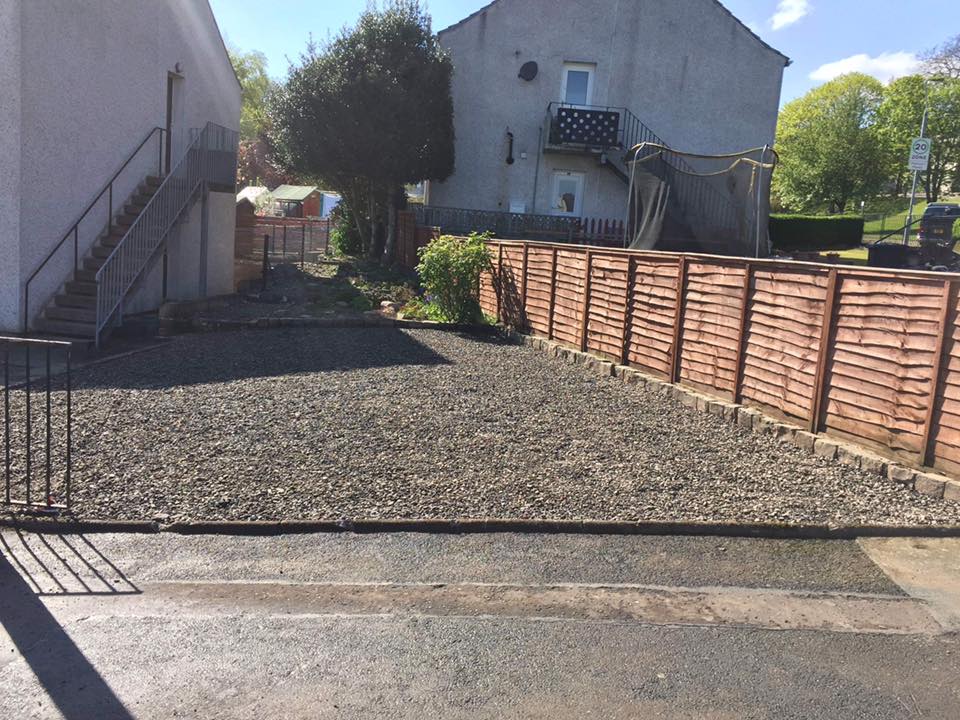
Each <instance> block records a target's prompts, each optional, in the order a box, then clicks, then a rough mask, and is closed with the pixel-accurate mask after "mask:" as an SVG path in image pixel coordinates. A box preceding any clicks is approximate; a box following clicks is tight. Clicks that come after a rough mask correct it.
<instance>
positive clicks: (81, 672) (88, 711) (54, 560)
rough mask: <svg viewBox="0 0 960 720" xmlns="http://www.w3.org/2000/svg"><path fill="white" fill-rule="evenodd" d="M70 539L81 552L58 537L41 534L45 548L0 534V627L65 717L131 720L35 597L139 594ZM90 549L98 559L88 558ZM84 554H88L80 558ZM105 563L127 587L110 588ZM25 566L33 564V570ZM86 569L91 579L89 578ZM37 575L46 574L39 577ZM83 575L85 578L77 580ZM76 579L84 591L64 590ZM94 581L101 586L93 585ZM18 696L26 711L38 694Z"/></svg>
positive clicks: (101, 558) (89, 547) (88, 547)
mask: <svg viewBox="0 0 960 720" xmlns="http://www.w3.org/2000/svg"><path fill="white" fill-rule="evenodd" d="M31 537H42V536H31ZM71 539H72V541H73V542H75V543H77V544H81V543H84V544H85V545H84V546H83V547H85V548H86V552H85V551H82V550H80V549H79V548H78V547H75V546H73V545H70V543H69V542H68V541H66V540H62V539H57V538H54V539H52V540H47V539H46V538H44V539H43V541H42V542H43V543H44V545H45V547H44V549H43V550H40V549H38V548H33V547H31V546H30V545H29V544H28V542H27V540H26V539H25V538H24V536H23V535H20V537H19V543H16V542H14V543H13V544H12V545H11V543H8V542H7V541H6V539H5V538H3V536H0V542H2V545H3V553H2V554H0V625H2V626H3V628H4V629H5V630H6V632H7V634H8V635H9V636H10V639H11V640H12V641H13V644H14V645H15V646H16V649H17V650H18V651H19V652H20V654H21V655H22V656H23V659H24V661H25V662H26V663H27V664H28V665H29V666H30V670H31V671H32V672H33V674H34V675H35V676H36V678H37V681H38V682H39V683H40V685H41V686H42V687H43V689H44V691H46V693H47V695H49V697H50V700H51V701H53V703H54V704H55V705H56V706H57V709H58V710H59V711H60V713H61V714H62V716H63V717H64V718H66V720H86V719H87V718H94V717H96V718H116V720H125V719H126V718H130V720H132V718H133V715H131V714H130V712H129V711H128V710H127V709H126V708H125V707H124V705H123V703H122V702H121V701H120V699H119V698H118V697H117V696H116V694H115V693H114V692H113V690H112V689H111V687H110V686H109V685H108V684H107V682H106V681H105V680H104V679H103V677H102V676H101V675H100V673H99V672H97V669H96V667H95V666H94V665H93V663H92V662H91V661H90V660H88V659H87V657H86V656H85V655H84V654H83V651H81V650H80V648H79V647H77V645H76V644H75V643H74V641H73V640H72V639H71V637H70V635H69V634H67V632H66V631H65V630H64V629H63V627H61V625H60V623H59V621H58V620H57V618H56V617H54V616H53V614H52V613H51V612H50V611H49V610H48V609H47V607H46V605H44V604H43V602H42V601H41V600H40V597H39V596H40V595H46V594H54V595H63V594H83V595H86V594H95V595H101V594H103V595H115V594H125V593H130V592H139V591H138V590H137V589H136V588H135V587H134V586H133V584H132V583H130V581H129V580H127V579H126V578H125V577H124V576H123V575H122V573H120V572H119V570H117V569H116V568H115V567H114V566H113V565H112V564H111V563H110V562H109V561H108V560H107V559H106V558H105V557H104V556H103V555H102V554H101V553H100V551H99V550H97V549H96V548H95V547H94V546H93V545H92V543H90V542H89V541H88V540H87V539H86V538H85V537H83V536H73V537H72V538H71ZM58 542H62V543H63V547H58V546H56V545H55V543H58ZM66 548H69V550H66ZM90 553H92V554H93V555H94V556H95V557H97V558H98V560H91V559H90ZM85 554H86V555H87V557H84V555H85ZM18 555H23V556H24V557H22V558H21V557H18ZM45 556H46V557H45ZM77 558H79V560H77ZM45 560H46V562H45ZM71 561H72V562H73V565H71ZM14 564H16V567H14ZM104 564H105V565H106V566H108V567H110V568H112V571H115V572H116V573H118V574H119V575H120V577H122V578H123V580H124V581H125V582H126V583H127V585H124V586H123V587H122V588H121V589H119V590H117V591H111V587H110V585H111V583H108V582H107V579H106V576H104V575H103V574H102V573H103V566H104ZM38 565H39V567H37V566H38ZM98 566H99V567H98ZM18 568H19V571H18ZM30 568H33V570H32V572H31V569H30ZM40 568H42V570H41V569H40ZM112 571H111V572H112ZM91 573H92V574H93V579H90V577H89V575H90V574H91ZM41 574H42V575H46V576H48V578H46V579H42V578H40V577H38V575H41ZM85 576H86V577H87V580H83V579H82V578H84V577H85ZM49 579H52V580H53V587H52V588H51V589H52V590H53V592H51V593H47V592H44V588H45V587H48V586H49ZM28 580H29V582H28ZM78 582H79V583H80V587H81V588H83V587H86V588H87V590H86V591H85V590H83V589H80V590H78V591H77V592H71V591H69V590H67V588H69V587H71V586H74V585H75V584H76V583H78ZM31 584H32V585H33V586H34V587H31ZM98 584H102V585H103V586H104V588H105V589H99V588H98V589H94V586H96V585H98ZM131 588H132V589H131ZM22 700H23V707H24V710H25V711H26V708H27V706H28V705H29V706H31V707H34V708H35V706H36V704H37V702H38V700H39V698H37V697H35V696H30V697H24V698H23V699H22Z"/></svg>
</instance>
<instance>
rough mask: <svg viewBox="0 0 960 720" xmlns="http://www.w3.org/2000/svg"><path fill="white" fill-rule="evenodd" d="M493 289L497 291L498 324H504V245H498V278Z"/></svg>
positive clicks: (500, 243)
mask: <svg viewBox="0 0 960 720" xmlns="http://www.w3.org/2000/svg"><path fill="white" fill-rule="evenodd" d="M493 288H494V290H496V291H497V322H498V323H499V322H503V243H502V242H499V243H497V276H496V277H495V278H494V282H493Z"/></svg>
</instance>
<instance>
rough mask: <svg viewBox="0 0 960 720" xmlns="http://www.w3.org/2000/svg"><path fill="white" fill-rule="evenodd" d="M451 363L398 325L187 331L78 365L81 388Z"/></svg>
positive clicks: (77, 386)
mask: <svg viewBox="0 0 960 720" xmlns="http://www.w3.org/2000/svg"><path fill="white" fill-rule="evenodd" d="M449 364H451V363H450V361H449V360H447V359H446V358H445V357H443V356H442V355H440V354H438V353H437V352H435V351H434V350H432V349H431V348H429V347H427V346H426V345H424V344H422V343H420V342H418V341H417V340H416V339H414V338H413V337H412V336H411V335H409V334H408V333H405V332H403V331H401V330H398V329H396V328H392V327H383V328H377V327H375V328H370V327H366V328H282V329H277V330H248V331H237V332H230V333H210V334H206V335H189V336H183V337H182V338H178V339H177V340H176V341H174V342H171V343H170V345H169V346H168V347H164V348H161V349H158V350H156V351H151V352H148V353H143V354H141V355H137V356H134V357H132V358H126V359H120V360H117V361H116V362H111V363H105V364H103V365H99V366H96V367H93V368H91V369H90V370H89V371H85V372H79V373H77V377H76V378H75V382H74V389H77V390H83V389H96V388H114V389H131V390H153V389H163V388H172V387H180V386H185V385H201V384H208V383H224V382H233V381H237V380H245V379H250V378H265V377H282V376H287V375H301V374H310V373H325V372H343V371H348V370H363V369H372V368H384V367H392V366H402V365H419V366H430V365H449Z"/></svg>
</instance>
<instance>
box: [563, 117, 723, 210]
mask: <svg viewBox="0 0 960 720" xmlns="http://www.w3.org/2000/svg"><path fill="white" fill-rule="evenodd" d="M571 112H576V113H579V114H582V116H583V117H578V118H575V119H576V120H585V121H586V124H587V125H588V126H589V127H596V130H595V131H594V132H590V131H587V132H583V131H578V132H576V133H569V132H566V131H564V130H563V129H562V128H561V127H560V123H561V121H562V120H564V119H565V118H567V116H568V114H569V113H571ZM614 117H616V122H615V123H614V124H613V125H611V123H612V121H613V118H614ZM546 137H547V145H548V146H553V147H575V148H579V149H583V150H588V151H589V150H596V151H602V152H603V153H604V159H605V160H606V162H607V163H609V164H610V165H611V166H612V167H613V168H614V169H615V170H616V171H617V172H618V173H619V174H621V175H622V176H624V177H625V178H627V177H629V174H630V169H629V165H628V162H630V161H632V160H634V159H638V158H637V156H636V154H634V157H632V158H631V157H628V154H629V153H630V152H631V149H632V148H635V147H637V146H638V145H647V146H658V145H659V146H662V147H663V148H667V149H666V150H658V149H655V148H653V147H648V149H647V150H646V151H642V152H644V155H642V156H640V157H641V158H642V157H648V156H650V155H653V154H655V153H657V152H660V153H661V162H653V163H649V164H648V165H647V166H645V169H647V170H648V171H650V172H652V173H653V174H654V175H656V176H657V177H659V178H660V179H661V180H663V181H664V182H666V183H667V185H668V186H669V187H670V188H671V197H672V198H674V199H675V200H676V203H677V206H678V209H679V210H680V212H681V213H682V215H683V216H685V217H690V216H695V217H699V218H708V219H709V220H710V224H711V225H712V226H714V227H716V226H720V227H724V228H730V229H735V228H736V227H737V213H736V209H735V208H734V206H733V204H732V203H731V202H730V200H729V199H728V198H727V197H725V196H724V195H723V194H722V193H721V192H720V191H719V190H717V188H715V187H713V185H711V184H710V182H709V180H707V179H706V178H704V177H700V176H698V175H697V174H696V170H695V169H694V168H693V167H692V166H691V165H690V164H689V163H688V162H686V161H685V160H684V159H683V157H682V156H681V155H679V154H678V153H676V152H674V151H673V150H671V149H669V145H667V143H666V142H664V140H663V138H661V137H660V136H658V135H657V134H656V133H655V132H653V130H651V129H650V128H649V127H647V125H645V124H644V123H643V121H642V120H640V118H638V117H637V116H636V115H634V114H633V113H632V112H631V111H630V110H629V108H625V107H615V106H605V105H570V104H568V103H559V102H552V103H549V104H548V105H547V133H546ZM565 137H566V139H565ZM607 151H615V152H611V153H608V152H607ZM679 219H683V218H679Z"/></svg>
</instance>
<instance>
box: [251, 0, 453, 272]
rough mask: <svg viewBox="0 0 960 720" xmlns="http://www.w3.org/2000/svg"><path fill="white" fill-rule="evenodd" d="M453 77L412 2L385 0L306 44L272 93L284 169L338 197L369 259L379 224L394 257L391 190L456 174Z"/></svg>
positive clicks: (388, 255) (424, 17)
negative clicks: (351, 24) (334, 33)
mask: <svg viewBox="0 0 960 720" xmlns="http://www.w3.org/2000/svg"><path fill="white" fill-rule="evenodd" d="M452 75H453V65H452V63H451V62H450V59H449V57H448V56H447V55H446V53H445V52H444V50H443V49H442V48H441V47H440V45H439V43H438V42H437V39H436V36H434V34H433V32H432V31H431V28H430V17H429V16H428V15H427V14H426V13H425V12H423V10H421V8H420V5H419V3H418V2H417V1H416V0H391V1H390V2H388V3H387V4H386V5H385V6H384V7H382V8H377V7H371V8H370V9H368V10H367V11H366V12H364V13H363V14H362V15H361V16H360V19H359V21H358V23H357V25H356V27H355V28H353V29H348V30H344V31H343V32H342V33H341V34H340V35H339V36H338V37H336V38H335V39H334V40H333V41H332V42H331V43H329V44H328V45H326V46H324V47H322V48H318V47H317V46H315V45H313V44H311V45H309V46H308V47H307V51H306V53H305V54H304V55H303V56H302V57H301V58H300V62H299V64H297V65H295V66H293V67H291V69H290V72H289V75H288V77H287V80H286V83H285V84H284V85H283V86H282V87H281V88H280V89H279V91H278V92H277V93H275V95H274V96H273V101H272V102H271V104H270V119H271V124H272V136H271V137H272V138H273V139H274V140H275V143H276V145H277V147H278V148H279V149H281V150H282V153H283V157H284V160H285V162H286V163H287V165H288V167H289V168H290V169H291V170H292V171H294V172H296V173H298V174H303V175H309V176H314V177H321V178H323V179H324V180H326V181H327V182H328V183H329V184H330V185H332V186H333V187H334V188H335V189H337V190H338V191H339V192H340V193H341V195H342V196H343V198H344V200H345V202H346V203H347V204H348V205H349V207H350V209H351V211H352V212H351V215H352V216H353V217H354V218H355V219H356V222H357V223H358V226H359V227H358V230H360V232H361V235H362V236H363V237H364V238H367V245H366V249H367V250H368V252H370V253H371V254H379V247H378V242H377V237H378V233H377V228H378V226H382V225H383V223H384V220H386V224H387V225H388V230H387V233H386V244H385V247H384V252H383V254H384V256H385V257H386V258H387V259H392V254H393V244H394V235H395V232H394V227H393V218H394V214H395V213H394V210H395V205H396V200H397V197H398V190H399V189H401V188H402V187H403V185H404V184H406V183H412V182H417V181H420V180H427V179H431V180H442V179H445V178H446V177H448V176H449V175H450V173H451V172H453V162H454V157H453V102H452V100H451V96H450V82H451V78H452Z"/></svg>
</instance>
